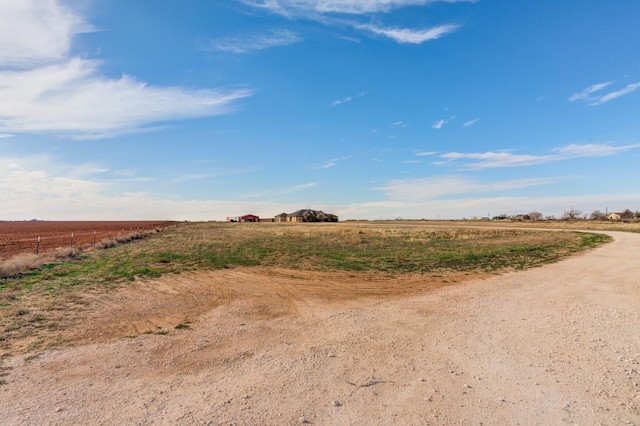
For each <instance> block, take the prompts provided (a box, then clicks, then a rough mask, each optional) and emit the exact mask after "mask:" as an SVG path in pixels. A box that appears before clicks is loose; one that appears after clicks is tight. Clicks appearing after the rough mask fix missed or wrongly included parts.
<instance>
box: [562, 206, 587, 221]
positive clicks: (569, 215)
mask: <svg viewBox="0 0 640 426" xmlns="http://www.w3.org/2000/svg"><path fill="white" fill-rule="evenodd" d="M581 214H582V212H581V211H580V210H578V209H574V208H573V207H572V208H570V209H569V210H566V211H565V212H564V214H563V215H562V220H576V219H578V218H579V217H580V215H581Z"/></svg>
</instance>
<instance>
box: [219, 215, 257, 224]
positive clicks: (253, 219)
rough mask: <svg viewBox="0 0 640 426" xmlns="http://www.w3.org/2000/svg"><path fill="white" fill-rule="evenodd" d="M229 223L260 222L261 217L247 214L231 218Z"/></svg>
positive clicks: (228, 218) (228, 220)
mask: <svg viewBox="0 0 640 426" xmlns="http://www.w3.org/2000/svg"><path fill="white" fill-rule="evenodd" d="M227 222H260V217H258V216H256V215H255V214H245V215H244V216H229V217H227Z"/></svg>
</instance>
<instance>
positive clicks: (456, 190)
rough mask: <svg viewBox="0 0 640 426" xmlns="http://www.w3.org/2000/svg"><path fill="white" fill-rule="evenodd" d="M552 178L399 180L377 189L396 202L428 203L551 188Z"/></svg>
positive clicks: (434, 178)
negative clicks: (463, 196) (442, 198)
mask: <svg viewBox="0 0 640 426" xmlns="http://www.w3.org/2000/svg"><path fill="white" fill-rule="evenodd" d="M551 183H553V179H551V178H534V179H515V180H509V181H502V182H486V183H485V182H480V181H477V180H475V179H471V178H466V177H460V176H439V177H433V178H412V179H397V180H392V181H389V182H388V183H387V184H385V185H383V186H381V187H378V188H374V189H375V190H378V191H384V192H385V194H386V196H387V198H389V199H390V200H393V201H412V202H416V201H425V200H434V199H437V198H439V197H442V196H450V195H454V194H469V193H479V192H496V191H506V190H510V189H519V188H526V187H531V186H539V185H548V184H551Z"/></svg>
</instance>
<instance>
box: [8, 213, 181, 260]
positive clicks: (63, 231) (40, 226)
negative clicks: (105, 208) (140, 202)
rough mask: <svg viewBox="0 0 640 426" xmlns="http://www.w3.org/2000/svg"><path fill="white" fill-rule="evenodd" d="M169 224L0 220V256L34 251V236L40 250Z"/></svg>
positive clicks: (88, 241)
mask: <svg viewBox="0 0 640 426" xmlns="http://www.w3.org/2000/svg"><path fill="white" fill-rule="evenodd" d="M172 224H174V222H167V221H130V222H126V221H124V222H123V221H110V222H0V259H6V258H9V257H11V256H15V255H17V254H21V253H35V252H36V250H37V249H38V237H40V247H39V252H40V253H44V252H46V251H51V250H55V249H57V248H60V247H69V246H70V245H72V244H73V246H74V247H80V246H82V245H87V244H93V242H94V241H96V242H97V241H100V240H103V239H105V238H115V237H117V236H118V235H126V234H130V233H135V232H143V231H149V230H153V229H159V228H164V227H166V226H169V225H172ZM72 234H73V238H72ZM94 238H95V239H94Z"/></svg>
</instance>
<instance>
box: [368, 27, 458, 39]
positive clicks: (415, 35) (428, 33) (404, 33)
mask: <svg viewBox="0 0 640 426" xmlns="http://www.w3.org/2000/svg"><path fill="white" fill-rule="evenodd" d="M458 27H459V26H458V25H450V24H449V25H439V26H437V27H433V28H425V29H420V30H412V29H408V28H384V27H377V26H374V25H360V26H358V27H357V28H359V29H363V30H367V31H371V32H372V33H374V34H378V35H383V36H385V37H389V38H390V39H392V40H394V41H396V42H398V43H403V44H422V43H424V42H427V41H429V40H436V39H439V38H440V37H442V36H444V35H446V34H449V33H452V32H454V31H456V30H457V29H458Z"/></svg>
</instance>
